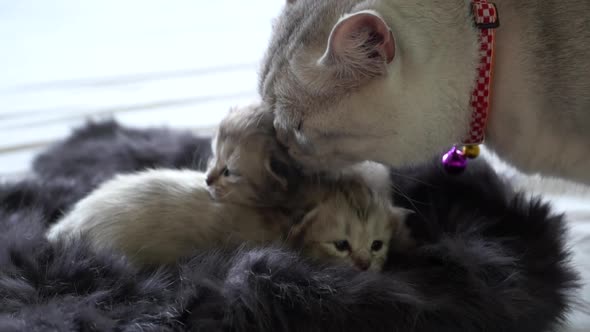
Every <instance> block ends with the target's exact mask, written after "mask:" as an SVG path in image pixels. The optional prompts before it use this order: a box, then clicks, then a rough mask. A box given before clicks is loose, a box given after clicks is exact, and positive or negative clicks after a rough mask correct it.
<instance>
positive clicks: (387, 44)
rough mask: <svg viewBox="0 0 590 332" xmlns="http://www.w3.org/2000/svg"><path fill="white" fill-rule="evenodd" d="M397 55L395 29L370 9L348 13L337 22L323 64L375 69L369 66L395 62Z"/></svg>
mask: <svg viewBox="0 0 590 332" xmlns="http://www.w3.org/2000/svg"><path fill="white" fill-rule="evenodd" d="M394 57H395V40H394V38H393V33H392V32H391V29H390V28H389V26H388V25H387V23H385V21H384V20H383V18H381V16H379V15H378V14H377V13H376V12H375V11H369V10H367V11H361V12H358V13H356V14H352V15H349V16H345V17H343V18H341V19H340V20H339V21H338V23H336V25H335V26H334V27H333V28H332V32H331V34H330V38H329V39H328V47H327V50H326V52H325V53H324V55H323V56H322V58H320V60H319V63H320V64H324V65H330V64H342V65H347V67H349V68H350V69H364V70H371V69H369V68H365V67H366V66H374V65H375V60H378V61H380V62H381V63H382V64H383V63H391V62H392V61H393V58H394ZM373 70H374V69H373Z"/></svg>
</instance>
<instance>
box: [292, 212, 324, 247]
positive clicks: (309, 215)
mask: <svg viewBox="0 0 590 332" xmlns="http://www.w3.org/2000/svg"><path fill="white" fill-rule="evenodd" d="M317 214H318V208H317V207H315V206H314V207H313V208H308V209H306V212H305V213H304V214H302V215H303V217H301V220H296V221H295V223H294V224H293V226H292V227H291V229H290V230H289V234H288V236H287V239H288V240H289V241H291V242H299V241H300V239H301V236H302V235H303V233H305V230H306V229H307V228H308V227H309V226H310V225H311V224H312V223H313V221H314V220H315V217H316V216H317Z"/></svg>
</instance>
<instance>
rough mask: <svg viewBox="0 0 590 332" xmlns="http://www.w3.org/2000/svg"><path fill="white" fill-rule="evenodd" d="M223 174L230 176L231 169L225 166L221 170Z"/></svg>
mask: <svg viewBox="0 0 590 332" xmlns="http://www.w3.org/2000/svg"><path fill="white" fill-rule="evenodd" d="M221 175H223V176H229V175H230V173H229V169H228V168H227V167H224V168H223V170H221Z"/></svg>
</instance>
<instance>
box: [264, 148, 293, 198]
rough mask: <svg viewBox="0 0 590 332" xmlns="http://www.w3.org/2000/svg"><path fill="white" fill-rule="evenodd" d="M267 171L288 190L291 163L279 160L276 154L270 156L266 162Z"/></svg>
mask: <svg viewBox="0 0 590 332" xmlns="http://www.w3.org/2000/svg"><path fill="white" fill-rule="evenodd" d="M264 167H265V169H266V171H267V172H268V173H269V174H270V176H271V177H272V178H273V179H274V180H275V181H277V182H278V183H279V185H280V186H281V189H282V190H287V189H288V187H289V180H288V179H289V174H290V166H289V164H287V163H285V162H283V161H281V160H279V159H278V158H276V157H275V156H272V155H271V156H270V157H269V158H268V159H267V160H266V162H265V163H264Z"/></svg>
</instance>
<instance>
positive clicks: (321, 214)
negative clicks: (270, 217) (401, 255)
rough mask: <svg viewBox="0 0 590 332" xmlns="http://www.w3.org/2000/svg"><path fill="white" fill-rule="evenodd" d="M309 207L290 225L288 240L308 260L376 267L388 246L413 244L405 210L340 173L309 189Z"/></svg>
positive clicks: (385, 254)
mask: <svg viewBox="0 0 590 332" xmlns="http://www.w3.org/2000/svg"><path fill="white" fill-rule="evenodd" d="M310 196H311V197H312V198H311V200H312V202H311V203H312V204H314V206H313V208H311V209H310V210H309V212H307V213H306V214H305V216H304V217H303V219H302V221H301V222H300V223H298V224H297V225H295V226H293V227H292V229H291V231H290V233H289V239H290V241H291V242H292V244H293V245H294V246H295V247H298V248H300V249H301V250H302V252H303V253H304V254H305V255H307V256H309V257H312V258H316V259H319V260H322V261H327V262H332V263H340V264H347V265H350V266H353V267H355V268H358V269H360V270H373V271H379V270H381V268H382V267H383V264H385V261H386V259H387V254H388V252H389V250H390V247H392V249H395V250H406V249H408V248H410V247H411V246H412V245H413V241H412V239H411V237H410V233H409V230H408V228H407V227H406V224H405V219H406V215H407V214H408V213H409V210H406V209H403V208H398V207H394V206H393V205H392V204H391V201H390V200H389V198H388V196H381V195H379V194H378V193H377V192H375V191H373V190H372V189H371V188H369V187H367V186H366V185H365V184H364V183H363V181H359V180H358V178H354V177H352V178H350V177H344V178H341V179H339V180H337V181H335V182H333V183H325V184H323V185H322V186H321V188H319V190H316V191H315V192H313V190H312V191H310Z"/></svg>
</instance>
